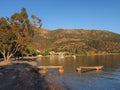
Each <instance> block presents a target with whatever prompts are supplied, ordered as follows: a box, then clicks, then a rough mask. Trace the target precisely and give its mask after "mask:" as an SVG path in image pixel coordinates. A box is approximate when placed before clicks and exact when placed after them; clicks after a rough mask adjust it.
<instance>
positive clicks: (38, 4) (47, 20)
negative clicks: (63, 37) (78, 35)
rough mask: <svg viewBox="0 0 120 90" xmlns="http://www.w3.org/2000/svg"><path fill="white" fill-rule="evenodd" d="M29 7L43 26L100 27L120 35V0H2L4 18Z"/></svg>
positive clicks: (65, 27)
mask: <svg viewBox="0 0 120 90" xmlns="http://www.w3.org/2000/svg"><path fill="white" fill-rule="evenodd" d="M22 7H25V8H26V9H27V12H28V14H29V16H31V14H35V15H36V16H38V17H40V18H41V19H42V21H43V28H46V29H50V30H54V29H57V28H64V29H98V30H109V31H112V32H115V33H119V34H120V0H0V17H1V16H4V17H5V16H8V17H9V16H11V15H12V14H13V13H15V12H20V10H21V8H22Z"/></svg>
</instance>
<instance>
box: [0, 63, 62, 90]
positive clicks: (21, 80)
mask: <svg viewBox="0 0 120 90" xmlns="http://www.w3.org/2000/svg"><path fill="white" fill-rule="evenodd" d="M36 65H37V64H35V62H34V61H12V62H9V63H6V62H0V90H62V88H61V87H60V86H59V85H58V84H56V83H55V82H53V81H52V80H50V79H49V78H48V77H46V76H45V75H41V74H40V73H39V70H38V69H37V67H36Z"/></svg>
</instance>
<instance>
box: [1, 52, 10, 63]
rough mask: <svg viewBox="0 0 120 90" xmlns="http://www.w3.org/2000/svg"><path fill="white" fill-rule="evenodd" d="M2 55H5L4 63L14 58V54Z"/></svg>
mask: <svg viewBox="0 0 120 90" xmlns="http://www.w3.org/2000/svg"><path fill="white" fill-rule="evenodd" d="M2 55H3V58H4V59H3V60H4V61H10V58H11V57H12V54H10V55H9V54H7V55H6V54H5V53H2Z"/></svg>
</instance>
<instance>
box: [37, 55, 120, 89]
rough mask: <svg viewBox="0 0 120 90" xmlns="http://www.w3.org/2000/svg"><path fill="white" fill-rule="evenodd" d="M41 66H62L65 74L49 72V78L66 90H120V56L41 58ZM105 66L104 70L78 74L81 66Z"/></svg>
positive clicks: (54, 71) (55, 71)
mask: <svg viewBox="0 0 120 90" xmlns="http://www.w3.org/2000/svg"><path fill="white" fill-rule="evenodd" d="M39 60H40V64H41V65H62V66H63V67H64V70H65V71H64V73H63V74H62V75H60V74H58V72H57V70H49V71H48V74H47V75H48V76H49V77H50V78H51V79H52V80H54V81H55V82H57V83H58V84H60V85H61V86H63V87H64V90H120V55H109V56H81V57H76V58H74V57H64V58H63V57H58V56H50V57H41V58H39ZM94 65H95V66H96V65H103V66H104V69H103V70H99V71H91V72H85V73H78V72H76V67H79V66H94Z"/></svg>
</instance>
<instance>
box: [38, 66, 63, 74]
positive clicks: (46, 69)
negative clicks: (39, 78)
mask: <svg viewBox="0 0 120 90" xmlns="http://www.w3.org/2000/svg"><path fill="white" fill-rule="evenodd" d="M38 68H39V69H40V73H42V74H45V73H47V71H48V69H58V71H59V73H63V72H64V69H63V66H39V67H38Z"/></svg>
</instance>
